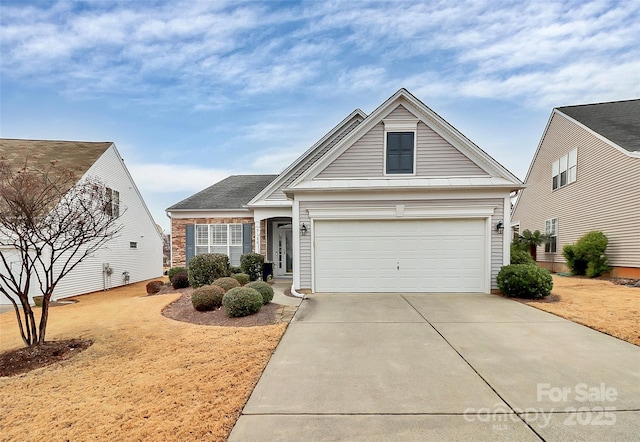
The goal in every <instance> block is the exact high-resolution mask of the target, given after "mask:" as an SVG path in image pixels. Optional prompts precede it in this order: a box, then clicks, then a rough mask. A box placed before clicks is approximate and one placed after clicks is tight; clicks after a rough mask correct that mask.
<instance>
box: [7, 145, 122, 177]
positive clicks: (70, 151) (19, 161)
mask: <svg viewBox="0 0 640 442" xmlns="http://www.w3.org/2000/svg"><path fill="white" fill-rule="evenodd" d="M112 144H113V143H111V142H88V141H47V140H18V139H11V138H0V159H1V160H3V161H6V162H7V163H9V165H10V166H11V167H12V168H14V167H15V168H20V167H23V166H24V165H25V161H26V163H27V165H28V166H29V167H33V168H36V169H39V170H46V169H48V168H49V167H50V166H51V163H52V162H55V163H56V166H58V167H60V168H62V169H67V170H70V171H72V172H73V173H74V175H75V176H76V178H77V179H78V180H79V179H80V178H82V176H83V175H84V174H85V172H86V171H87V170H89V168H90V167H91V166H93V163H95V162H96V161H97V160H98V158H100V157H101V156H102V154H103V153H105V151H106V150H107V149H109V147H111V145H112Z"/></svg>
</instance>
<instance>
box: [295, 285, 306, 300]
mask: <svg viewBox="0 0 640 442" xmlns="http://www.w3.org/2000/svg"><path fill="white" fill-rule="evenodd" d="M291 294H292V295H293V296H295V297H296V298H301V299H307V296H306V295H305V294H304V293H299V292H296V288H295V285H294V284H291Z"/></svg>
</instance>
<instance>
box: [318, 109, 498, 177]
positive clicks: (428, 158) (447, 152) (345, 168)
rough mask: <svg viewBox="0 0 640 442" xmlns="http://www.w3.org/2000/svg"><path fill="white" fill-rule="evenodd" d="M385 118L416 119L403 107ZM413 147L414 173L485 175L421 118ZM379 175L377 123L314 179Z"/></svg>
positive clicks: (379, 132)
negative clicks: (414, 151) (415, 151)
mask: <svg viewBox="0 0 640 442" xmlns="http://www.w3.org/2000/svg"><path fill="white" fill-rule="evenodd" d="M386 118H398V119H399V118H416V116H415V115H413V114H412V113H410V112H409V111H408V110H407V109H406V108H404V107H403V106H398V107H397V108H396V109H395V110H393V111H392V112H391V113H389V115H388V116H387V117H386ZM416 150H417V153H416V176H421V177H444V176H478V175H481V176H487V175H488V174H487V172H485V171H484V170H483V169H481V168H480V167H479V166H478V165H476V164H475V163H474V162H473V161H471V160H470V159H469V158H467V157H466V156H465V155H464V154H462V153H461V152H460V151H459V150H458V149H456V148H455V147H453V146H452V145H451V144H450V143H448V142H447V141H446V140H444V139H443V138H442V137H441V136H440V135H438V134H437V133H436V132H435V131H433V129H431V128H430V127H429V126H427V125H426V124H424V123H423V122H422V121H420V122H419V123H418V131H417V140H416ZM382 176H384V124H383V123H382V122H381V123H379V124H377V125H375V126H374V127H373V128H372V129H371V130H369V131H368V132H367V133H366V134H364V135H363V136H362V137H361V138H360V139H359V140H358V141H356V142H355V143H354V144H353V145H352V146H351V147H349V148H348V149H347V150H346V151H345V152H344V153H342V155H340V156H339V157H338V158H337V159H336V160H335V161H333V163H331V164H330V165H329V166H328V167H327V168H326V169H325V170H324V171H322V172H321V173H320V174H319V175H318V178H350V177H382Z"/></svg>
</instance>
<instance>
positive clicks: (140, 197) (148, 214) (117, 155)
mask: <svg viewBox="0 0 640 442" xmlns="http://www.w3.org/2000/svg"><path fill="white" fill-rule="evenodd" d="M109 149H113V151H114V153H115V154H116V158H118V161H119V162H120V165H121V166H122V169H123V170H124V173H126V174H127V178H128V179H129V183H131V187H132V188H133V190H134V191H135V192H136V195H137V196H138V200H139V201H140V204H142V207H143V208H144V210H145V212H147V216H148V217H149V220H150V221H151V224H152V225H153V226H154V227H156V226H157V225H158V223H156V221H155V220H154V219H153V215H151V211H149V208H148V207H147V203H146V202H145V201H144V198H142V194H141V193H140V190H139V189H138V186H137V185H136V182H135V181H134V180H133V177H132V176H131V174H130V173H129V169H127V166H126V164H125V163H124V159H123V158H122V156H120V152H118V149H117V148H116V144H115V143H111V146H109ZM109 149H107V150H105V151H104V153H103V154H102V155H100V158H102V157H103V156H104V155H105V154H106V153H107V152H108V151H109ZM100 158H98V159H97V160H96V162H97V161H100ZM153 230H155V232H156V233H157V234H158V237H159V238H160V239H161V240H162V232H160V231H158V229H157V228H154V229H153Z"/></svg>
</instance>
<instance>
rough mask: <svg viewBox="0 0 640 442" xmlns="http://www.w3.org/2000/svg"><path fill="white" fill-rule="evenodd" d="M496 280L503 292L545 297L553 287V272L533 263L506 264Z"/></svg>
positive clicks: (530, 296) (519, 295) (528, 296)
mask: <svg viewBox="0 0 640 442" xmlns="http://www.w3.org/2000/svg"><path fill="white" fill-rule="evenodd" d="M496 281H497V283H498V287H500V291H502V293H504V294H505V295H507V296H513V297H516V298H527V299H538V298H543V297H545V296H548V295H549V294H550V293H551V289H552V288H553V279H552V278H551V273H549V271H548V270H545V269H542V268H540V267H538V266H534V265H531V264H511V265H508V266H504V267H502V269H500V272H499V273H498V277H497V278H496Z"/></svg>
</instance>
